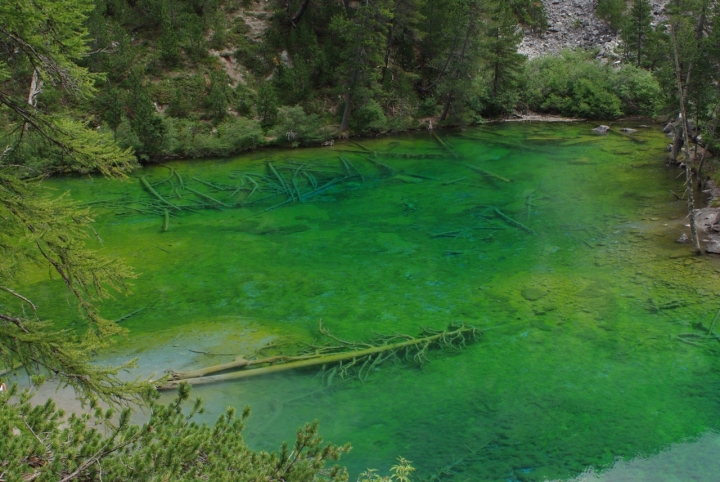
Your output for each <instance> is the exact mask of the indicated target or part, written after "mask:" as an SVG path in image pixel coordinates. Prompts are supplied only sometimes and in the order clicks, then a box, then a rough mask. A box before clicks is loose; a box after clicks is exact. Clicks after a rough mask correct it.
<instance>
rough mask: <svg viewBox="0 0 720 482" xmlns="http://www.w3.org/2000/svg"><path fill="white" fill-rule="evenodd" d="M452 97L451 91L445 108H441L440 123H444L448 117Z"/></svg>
mask: <svg viewBox="0 0 720 482" xmlns="http://www.w3.org/2000/svg"><path fill="white" fill-rule="evenodd" d="M452 95H453V91H452V90H451V91H450V92H448V96H447V101H446V102H445V108H443V112H442V115H440V120H441V121H444V120H445V119H446V118H447V116H448V112H450V104H451V103H452Z"/></svg>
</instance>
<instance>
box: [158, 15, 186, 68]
mask: <svg viewBox="0 0 720 482" xmlns="http://www.w3.org/2000/svg"><path fill="white" fill-rule="evenodd" d="M160 28H161V30H162V33H161V36H160V55H161V57H162V59H163V60H164V61H165V62H166V63H167V64H168V65H170V66H173V65H176V64H177V62H178V61H179V60H180V54H181V52H180V40H179V39H178V35H177V32H176V31H175V26H174V25H173V22H172V17H171V8H170V5H169V4H168V2H166V1H165V2H163V4H162V13H161V17H160Z"/></svg>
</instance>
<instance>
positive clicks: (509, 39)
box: [2, 0, 718, 164]
mask: <svg viewBox="0 0 720 482" xmlns="http://www.w3.org/2000/svg"><path fill="white" fill-rule="evenodd" d="M717 9H718V7H717V5H716V2H713V1H710V0H693V1H677V2H670V4H669V5H668V7H667V13H668V17H667V18H666V21H665V22H662V23H660V24H653V21H654V19H653V15H652V11H651V7H650V3H649V0H638V1H636V2H632V3H631V5H630V7H626V2H615V1H613V0H606V1H601V2H600V3H599V5H598V15H600V16H601V17H603V18H605V19H606V21H607V22H608V23H609V24H610V25H611V26H612V28H614V29H616V30H617V31H618V32H619V33H620V38H621V42H620V45H619V46H618V48H617V50H616V52H611V53H608V55H607V56H606V57H604V58H596V57H595V55H596V54H597V52H595V51H587V52H582V51H578V52H569V51H568V52H564V53H562V54H561V55H558V56H547V57H542V58H537V59H533V60H530V61H528V60H527V59H526V58H525V57H524V56H522V55H520V54H518V53H517V49H518V46H519V45H520V42H521V40H522V32H523V29H526V30H537V31H543V30H544V29H545V28H546V26H547V24H546V20H545V16H544V10H543V6H542V3H541V2H532V1H526V0H515V1H513V2H501V1H496V0H462V1H457V0H441V1H435V2H428V1H426V0H383V1H376V2H365V3H363V2H353V1H345V2H334V1H332V2H331V1H320V0H315V1H310V0H294V1H291V2H276V1H272V2H254V1H253V0H205V1H199V0H192V1H191V0H184V1H180V2H172V3H171V2H168V1H167V0H143V1H139V2H125V1H120V0H97V1H95V2H86V4H85V7H84V10H83V14H84V15H85V16H86V19H85V21H84V22H83V27H82V28H83V30H84V31H83V32H82V35H83V38H84V39H85V40H86V41H87V42H88V43H89V45H88V47H89V49H88V52H86V53H85V54H83V55H82V56H77V57H76V59H75V61H76V62H77V64H78V65H79V66H81V67H83V68H85V69H87V71H88V72H89V74H90V76H89V77H88V81H87V82H88V87H92V88H94V89H95V96H94V97H92V98H91V97H87V96H84V97H83V98H82V99H78V100H72V101H71V100H70V99H69V98H68V97H67V95H66V93H65V92H64V91H63V89H62V88H58V86H57V85H53V83H52V82H50V81H48V80H46V79H43V78H40V77H37V76H36V75H35V72H36V69H35V67H36V66H33V65H32V64H29V63H25V62H20V61H19V60H20V58H19V57H18V58H15V57H14V56H13V55H11V54H10V55H8V58H7V62H6V69H7V75H6V78H5V79H4V80H3V89H4V91H5V92H12V93H13V94H15V95H16V96H17V97H18V98H22V99H27V100H28V102H29V103H31V104H32V105H38V107H42V108H43V109H47V110H48V111H49V112H53V113H54V114H59V113H61V112H62V113H67V114H70V115H72V116H73V117H74V118H76V119H78V120H79V121H81V122H85V123H87V124H88V125H89V126H92V127H93V128H94V129H97V130H98V132H99V133H100V134H102V135H105V136H109V137H111V138H114V139H115V140H116V141H117V143H118V144H119V145H120V146H122V147H123V148H130V149H132V150H133V152H135V154H136V155H137V157H138V159H140V160H141V161H147V160H151V159H161V158H171V157H198V156H223V155H228V154H231V153H233V152H239V151H242V150H246V149H250V148H254V147H257V146H262V145H267V144H280V145H289V146H298V145H311V144H318V143H322V142H325V141H328V140H330V139H332V138H334V137H338V136H346V135H357V134H360V135H372V134H379V133H392V132H397V131H403V130H407V129H412V128H418V127H420V126H429V125H430V123H433V125H435V126H437V125H443V124H447V125H458V124H459V125H467V124H473V123H477V122H483V121H484V120H485V119H489V118H494V117H498V116H507V115H512V114H513V113H516V112H525V111H527V110H531V111H534V112H540V113H548V114H561V115H564V116H573V117H581V118H586V119H606V120H607V119H614V118H618V117H622V116H635V115H645V116H652V115H659V114H661V115H674V114H675V113H676V112H675V111H676V110H677V102H675V97H676V89H675V88H674V82H673V79H674V64H673V61H672V51H671V48H670V47H671V43H670V41H669V38H670V37H669V31H668V25H669V22H670V19H673V18H678V19H681V22H680V23H681V24H682V27H681V29H682V30H683V32H681V33H680V34H679V36H680V37H681V38H682V41H681V43H682V45H683V47H682V48H683V49H684V50H683V53H682V55H681V57H682V59H683V64H684V65H682V66H681V68H682V69H684V70H685V69H686V66H687V65H690V63H693V64H694V65H695V66H696V68H694V69H693V70H694V72H693V75H692V76H691V78H690V82H689V83H688V85H687V88H688V89H690V91H692V92H690V93H689V98H691V99H693V104H694V105H698V106H703V108H702V109H691V110H692V115H693V116H694V117H695V118H696V121H697V123H698V124H699V125H708V126H709V125H711V124H712V122H711V119H712V118H713V116H714V114H713V112H711V111H712V108H704V107H707V106H711V105H713V102H715V101H714V100H713V99H715V98H716V97H718V95H717V92H716V91H717V89H716V88H715V87H714V85H715V84H714V83H713V82H712V79H713V78H717V75H716V74H715V70H717V64H718V58H717V55H718V54H717V52H718V49H717V48H714V47H715V44H716V43H717V40H716V37H717V33H716V30H717V28H716V26H715V25H716V24H717V21H716V20H715V17H716V13H717ZM8 33H10V32H8ZM700 64H702V65H700ZM713 76H715V77H713ZM36 77H37V81H38V82H36V83H33V82H34V81H33V79H35V78H36ZM38 103H39V104H38ZM715 103H716V102H715ZM8 114H9V113H8ZM13 115H17V113H15V114H13ZM13 115H10V116H9V117H7V118H6V120H7V121H8V122H7V123H6V125H7V126H8V128H6V129H4V130H3V132H2V135H3V137H4V138H5V139H6V140H7V142H12V140H13V139H15V137H14V136H15V135H16V134H17V130H16V127H17V126H16V122H18V121H19V120H18V119H16V118H15V117H13ZM23 130H24V131H25V130H26V129H25V128H23ZM28 137H30V139H27V141H26V142H25V143H24V145H23V148H22V149H20V150H19V151H17V150H16V151H14V152H15V153H10V154H9V155H10V156H11V157H13V156H17V157H20V156H22V157H23V159H25V161H23V162H24V163H32V162H35V163H36V164H37V162H40V161H37V159H39V158H41V157H43V156H44V152H45V151H48V150H52V149H53V148H54V147H53V145H52V143H48V141H47V139H44V138H42V137H39V138H36V137H37V136H35V135H33V134H30V135H29V136H28ZM706 137H707V136H706ZM32 159H35V161H32Z"/></svg>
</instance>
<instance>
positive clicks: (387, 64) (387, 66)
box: [380, 20, 395, 84]
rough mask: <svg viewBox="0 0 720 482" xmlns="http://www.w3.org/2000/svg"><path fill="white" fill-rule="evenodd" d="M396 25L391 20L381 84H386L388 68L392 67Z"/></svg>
mask: <svg viewBox="0 0 720 482" xmlns="http://www.w3.org/2000/svg"><path fill="white" fill-rule="evenodd" d="M394 26H395V23H394V22H393V21H392V20H391V21H390V27H389V28H388V34H387V40H386V42H385V59H384V63H383V69H382V75H381V76H380V82H381V83H383V84H384V83H385V76H386V75H387V71H388V68H389V67H390V47H391V46H392V36H393V27H394Z"/></svg>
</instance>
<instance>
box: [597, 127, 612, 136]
mask: <svg viewBox="0 0 720 482" xmlns="http://www.w3.org/2000/svg"><path fill="white" fill-rule="evenodd" d="M609 130H610V126H597V127H596V128H595V129H593V132H597V133H598V134H607V131H609Z"/></svg>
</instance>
